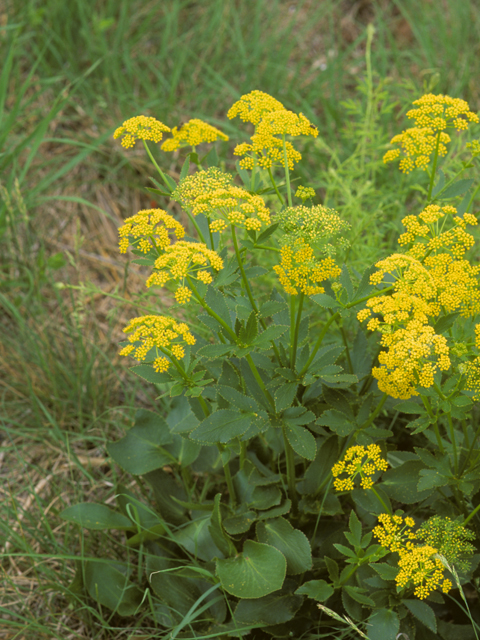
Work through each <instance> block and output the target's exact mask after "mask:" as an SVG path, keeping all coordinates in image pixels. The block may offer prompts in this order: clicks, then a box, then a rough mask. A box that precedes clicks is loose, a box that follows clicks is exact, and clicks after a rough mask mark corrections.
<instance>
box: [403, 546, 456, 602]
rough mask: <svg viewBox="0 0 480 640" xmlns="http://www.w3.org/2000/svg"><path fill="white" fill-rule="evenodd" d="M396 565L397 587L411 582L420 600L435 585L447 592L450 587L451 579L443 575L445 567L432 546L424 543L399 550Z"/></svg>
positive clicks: (427, 594)
mask: <svg viewBox="0 0 480 640" xmlns="http://www.w3.org/2000/svg"><path fill="white" fill-rule="evenodd" d="M398 566H399V567H400V571H399V572H398V574H397V577H396V578H395V582H396V583H397V585H398V586H399V587H406V586H407V585H408V584H409V583H411V584H412V585H413V586H414V587H415V589H414V592H413V593H414V595H416V596H417V598H419V599H420V600H423V599H425V598H427V597H428V596H429V595H430V593H432V591H435V589H436V588H437V587H440V588H441V590H442V591H443V593H448V592H449V591H450V589H451V588H452V583H451V581H450V580H448V579H447V578H445V577H444V575H443V572H444V570H445V567H444V566H443V563H442V561H441V560H440V558H439V557H438V551H437V549H435V548H434V547H431V546H429V545H425V546H423V547H415V548H414V549H410V550H409V551H407V552H401V553H400V560H399V561H398Z"/></svg>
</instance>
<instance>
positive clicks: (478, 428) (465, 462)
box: [460, 425, 480, 476]
mask: <svg viewBox="0 0 480 640" xmlns="http://www.w3.org/2000/svg"><path fill="white" fill-rule="evenodd" d="M479 434H480V425H479V426H478V427H477V431H476V433H475V435H474V437H473V440H472V444H471V445H470V448H469V450H468V453H467V455H466V457H465V460H464V461H463V464H462V468H461V469H460V476H461V475H462V474H463V472H464V470H465V467H466V466H467V464H468V462H469V460H470V457H471V455H472V452H473V448H474V446H475V442H476V441H477V438H478V436H479ZM479 457H480V454H479V455H477V457H476V459H475V460H474V461H473V465H472V466H473V467H474V466H475V465H476V463H477V461H478V459H479Z"/></svg>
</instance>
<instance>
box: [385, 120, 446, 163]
mask: <svg viewBox="0 0 480 640" xmlns="http://www.w3.org/2000/svg"><path fill="white" fill-rule="evenodd" d="M449 142H450V136H449V135H448V134H446V133H443V132H442V133H440V140H439V143H438V155H439V156H440V157H442V156H444V155H446V153H447V147H446V146H445V145H446V144H448V143H449ZM390 144H397V145H399V147H400V149H390V150H389V151H387V153H386V154H385V155H384V156H383V162H384V163H385V164H386V163H387V162H392V161H393V160H396V159H397V158H398V157H399V156H400V153H401V152H403V158H402V159H401V160H400V164H399V169H400V171H402V172H403V173H410V171H413V169H415V168H418V169H423V170H425V169H426V168H427V167H428V164H429V163H430V158H431V156H432V155H433V153H434V151H435V147H436V146H437V139H436V136H434V135H433V132H432V130H431V129H429V128H428V127H426V128H422V129H416V128H415V127H412V128H410V129H406V130H405V131H403V132H402V133H399V134H398V135H396V136H394V137H393V138H392V139H391V140H390ZM414 158H415V160H414Z"/></svg>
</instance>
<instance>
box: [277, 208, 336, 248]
mask: <svg viewBox="0 0 480 640" xmlns="http://www.w3.org/2000/svg"><path fill="white" fill-rule="evenodd" d="M275 222H278V224H279V225H280V229H281V230H282V231H283V232H284V233H285V234H286V238H285V239H284V240H285V242H286V243H287V244H290V245H294V244H295V243H296V242H297V241H299V240H303V241H304V242H306V243H308V244H318V243H321V244H322V245H323V248H324V250H325V252H326V253H329V254H331V253H333V252H334V251H335V249H334V247H333V246H332V245H330V244H325V242H326V239H328V238H329V237H330V236H333V235H336V234H339V233H341V234H344V233H345V230H346V229H348V228H349V224H348V223H347V222H344V221H343V220H342V219H341V218H340V216H339V215H338V213H337V212H336V211H335V210H334V209H327V208H326V207H324V206H322V205H316V206H313V207H306V206H305V205H299V206H297V207H287V208H286V209H283V210H282V211H279V212H278V213H277V214H276V216H275ZM340 244H342V242H341V241H340Z"/></svg>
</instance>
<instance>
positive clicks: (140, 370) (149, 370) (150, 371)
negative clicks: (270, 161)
mask: <svg viewBox="0 0 480 640" xmlns="http://www.w3.org/2000/svg"><path fill="white" fill-rule="evenodd" d="M130 371H132V372H133V373H134V374H135V375H137V376H140V378H143V379H144V380H146V381H147V382H153V383H154V384H165V383H166V382H171V381H172V376H171V375H170V374H169V373H167V372H164V373H160V372H157V371H155V369H154V368H153V367H152V365H150V364H137V365H135V366H134V367H130Z"/></svg>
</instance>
